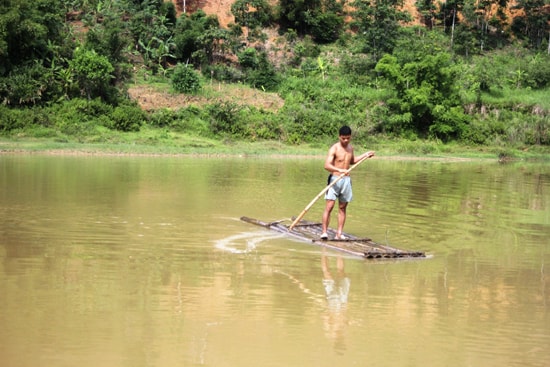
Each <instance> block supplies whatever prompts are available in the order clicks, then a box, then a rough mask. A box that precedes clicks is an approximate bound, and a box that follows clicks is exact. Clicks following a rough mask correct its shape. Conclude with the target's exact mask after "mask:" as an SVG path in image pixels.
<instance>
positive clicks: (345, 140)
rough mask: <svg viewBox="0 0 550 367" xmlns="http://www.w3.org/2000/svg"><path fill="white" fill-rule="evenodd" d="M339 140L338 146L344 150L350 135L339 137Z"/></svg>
mask: <svg viewBox="0 0 550 367" xmlns="http://www.w3.org/2000/svg"><path fill="white" fill-rule="evenodd" d="M339 139H340V144H341V145H342V146H343V147H344V148H345V147H347V146H348V144H349V142H350V140H351V135H340V136H339Z"/></svg>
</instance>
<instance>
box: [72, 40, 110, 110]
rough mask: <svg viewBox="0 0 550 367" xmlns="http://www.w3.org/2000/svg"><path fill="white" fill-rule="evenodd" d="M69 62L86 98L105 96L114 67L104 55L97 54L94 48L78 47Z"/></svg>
mask: <svg viewBox="0 0 550 367" xmlns="http://www.w3.org/2000/svg"><path fill="white" fill-rule="evenodd" d="M69 64H70V67H71V70H72V71H73V73H74V74H75V76H76V79H77V80H78V83H79V86H80V88H81V89H82V91H83V93H84V94H85V95H86V96H87V97H88V99H92V98H95V97H102V96H103V97H105V96H106V95H107V94H108V91H107V89H108V85H109V81H110V80H111V73H112V72H113V71H114V68H113V65H111V63H110V62H109V60H108V59H107V58H106V57H105V56H101V55H98V53H97V52H95V51H94V50H87V49H85V48H81V47H79V48H77V49H76V50H75V52H74V57H73V59H72V60H71V61H70V63H69Z"/></svg>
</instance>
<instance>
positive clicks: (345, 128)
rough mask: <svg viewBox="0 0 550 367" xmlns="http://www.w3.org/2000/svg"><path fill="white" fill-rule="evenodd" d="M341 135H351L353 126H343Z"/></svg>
mask: <svg viewBox="0 0 550 367" xmlns="http://www.w3.org/2000/svg"><path fill="white" fill-rule="evenodd" d="M338 134H339V135H340V136H350V135H351V127H349V126H345V125H344V126H342V127H341V128H340V131H339V133H338Z"/></svg>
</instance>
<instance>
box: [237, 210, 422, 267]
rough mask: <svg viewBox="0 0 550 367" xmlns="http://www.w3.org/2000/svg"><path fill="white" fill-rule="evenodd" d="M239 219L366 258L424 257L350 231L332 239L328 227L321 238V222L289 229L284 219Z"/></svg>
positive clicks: (331, 232) (298, 225)
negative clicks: (325, 236)
mask: <svg viewBox="0 0 550 367" xmlns="http://www.w3.org/2000/svg"><path fill="white" fill-rule="evenodd" d="M241 220H242V221H244V222H247V223H251V224H255V225H258V226H261V227H265V228H268V229H271V230H274V231H277V232H280V233H284V234H287V235H289V236H292V237H295V238H298V239H301V240H305V241H307V242H313V243H315V244H317V245H321V246H325V247H328V248H332V249H334V250H338V251H343V252H345V253H348V254H351V255H355V256H360V257H363V258H366V259H398V258H418V257H419V258H423V257H426V255H425V254H424V252H419V251H407V250H401V249H398V248H394V247H390V246H386V245H382V244H379V243H377V242H374V241H373V240H371V239H370V238H360V237H357V236H354V235H352V234H350V233H343V235H344V236H345V238H346V239H345V240H337V239H334V238H335V236H336V231H335V230H334V229H332V228H329V229H328V231H327V234H328V237H329V239H328V240H322V239H321V238H320V237H321V233H322V224H321V223H316V222H310V221H307V220H304V219H302V220H300V221H299V222H298V223H297V224H296V225H295V226H294V227H293V228H292V230H289V227H290V226H287V225H285V224H282V222H283V221H284V220H279V221H274V222H263V221H261V220H258V219H254V218H249V217H241Z"/></svg>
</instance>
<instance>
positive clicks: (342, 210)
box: [336, 202, 348, 238]
mask: <svg viewBox="0 0 550 367" xmlns="http://www.w3.org/2000/svg"><path fill="white" fill-rule="evenodd" d="M347 207H348V203H343V202H340V203H338V229H337V230H336V238H340V237H341V236H342V231H343V230H344V224H346V209H347Z"/></svg>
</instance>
